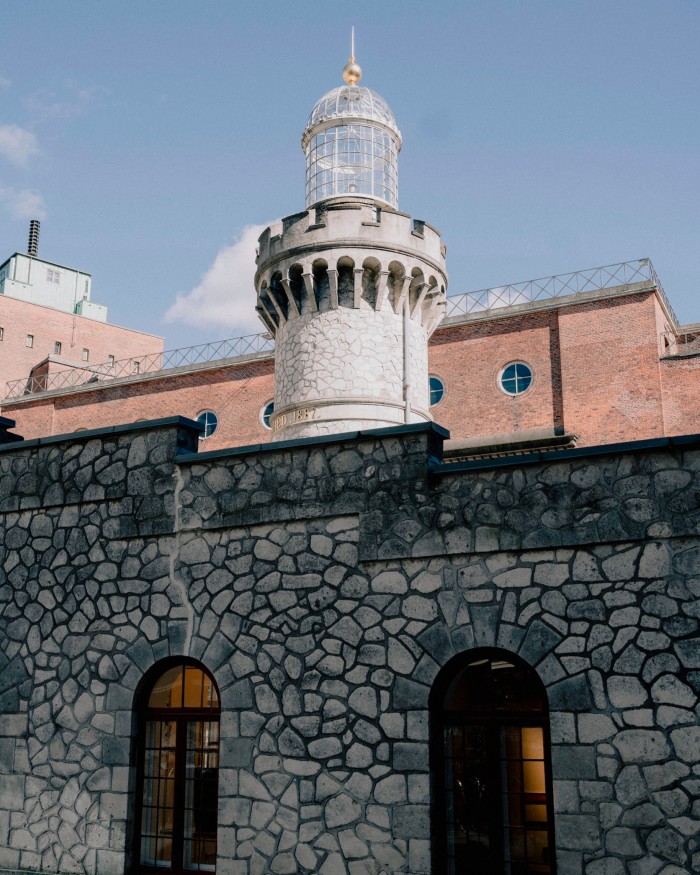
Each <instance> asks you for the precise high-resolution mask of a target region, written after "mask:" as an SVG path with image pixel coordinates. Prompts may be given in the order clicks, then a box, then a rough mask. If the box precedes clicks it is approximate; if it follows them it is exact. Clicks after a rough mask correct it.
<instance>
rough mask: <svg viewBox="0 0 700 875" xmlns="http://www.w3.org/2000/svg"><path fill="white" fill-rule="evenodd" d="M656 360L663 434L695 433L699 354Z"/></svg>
mask: <svg viewBox="0 0 700 875" xmlns="http://www.w3.org/2000/svg"><path fill="white" fill-rule="evenodd" d="M659 364H660V366H661V367H660V370H661V388H662V391H663V403H664V419H665V425H666V434H669V435H674V434H697V433H698V432H700V356H696V357H695V358H677V359H662V360H661V362H660V363H659Z"/></svg>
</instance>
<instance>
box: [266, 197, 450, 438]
mask: <svg viewBox="0 0 700 875" xmlns="http://www.w3.org/2000/svg"><path fill="white" fill-rule="evenodd" d="M445 252H446V247H445V245H444V244H443V243H442V242H441V240H440V235H439V233H438V232H437V231H436V230H435V229H434V228H433V227H431V226H430V225H428V224H427V223H425V222H417V221H412V220H411V218H410V217H409V216H407V215H405V214H404V213H398V212H395V211H393V210H382V209H380V208H378V207H376V206H375V205H374V203H373V202H371V201H369V200H360V199H357V198H335V199H333V200H330V201H326V202H324V203H323V204H321V205H320V206H319V207H317V208H316V209H314V210H310V211H305V212H303V213H297V214H295V215H293V216H288V217H287V218H285V219H282V220H281V222H279V223H277V224H275V225H273V226H271V227H270V228H267V229H266V230H265V231H264V232H263V234H262V235H261V237H260V242H259V251H258V258H257V264H258V269H257V273H256V277H255V286H256V291H257V296H258V305H257V310H258V313H259V315H260V317H261V319H262V320H263V322H264V323H265V325H266V326H267V328H268V329H269V331H270V332H271V333H272V335H273V336H274V337H275V340H276V351H275V410H274V414H273V416H272V418H271V426H272V428H273V431H274V432H275V434H276V436H277V437H278V438H279V439H289V438H298V437H311V436H315V435H323V434H333V433H340V432H344V431H353V430H357V429H366V428H379V427H382V426H390V425H399V424H401V423H405V422H420V421H427V420H430V419H431V416H430V412H429V393H428V351H427V341H428V337H429V336H430V334H431V333H432V332H433V330H434V329H435V327H436V326H437V324H438V323H439V321H440V319H441V318H442V315H443V311H444V305H445V289H446V286H447V274H446V271H445Z"/></svg>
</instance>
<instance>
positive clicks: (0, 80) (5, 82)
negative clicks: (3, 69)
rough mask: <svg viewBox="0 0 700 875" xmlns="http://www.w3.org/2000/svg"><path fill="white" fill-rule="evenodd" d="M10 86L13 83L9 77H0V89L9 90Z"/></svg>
mask: <svg viewBox="0 0 700 875" xmlns="http://www.w3.org/2000/svg"><path fill="white" fill-rule="evenodd" d="M10 85H12V82H11V81H10V80H9V79H8V78H7V76H0V88H9V87H10Z"/></svg>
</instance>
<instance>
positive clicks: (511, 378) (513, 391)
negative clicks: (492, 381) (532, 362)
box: [498, 362, 532, 395]
mask: <svg viewBox="0 0 700 875" xmlns="http://www.w3.org/2000/svg"><path fill="white" fill-rule="evenodd" d="M498 385H499V386H500V387H501V389H503V391H504V392H505V393H506V395H522V393H523V392H527V390H528V389H529V388H530V386H531V385H532V368H531V367H530V366H529V365H526V364H525V362H511V363H510V364H509V365H506V366H505V368H503V370H502V371H501V374H500V376H499V378H498Z"/></svg>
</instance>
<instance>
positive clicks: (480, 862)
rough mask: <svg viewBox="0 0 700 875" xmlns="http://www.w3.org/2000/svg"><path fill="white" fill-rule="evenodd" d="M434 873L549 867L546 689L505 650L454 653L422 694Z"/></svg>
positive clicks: (548, 874)
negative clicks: (427, 715) (429, 742)
mask: <svg viewBox="0 0 700 875" xmlns="http://www.w3.org/2000/svg"><path fill="white" fill-rule="evenodd" d="M430 707H431V721H432V723H431V727H432V738H433V784H434V791H435V795H434V797H433V798H434V800H435V805H434V829H433V841H434V847H435V859H436V871H438V872H444V873H447V875H462V873H464V875H467V873H468V875H552V873H554V871H555V859H554V858H555V854H554V835H553V820H552V790H551V786H552V784H551V766H550V753H549V750H550V744H549V710H548V704H547V695H546V692H545V689H544V686H543V684H542V682H541V680H540V679H539V677H538V675H537V673H536V672H535V671H534V669H532V668H531V667H530V666H529V665H527V664H526V663H525V662H523V661H522V660H520V659H518V658H517V657H515V656H513V655H512V654H510V653H507V652H506V651H501V650H495V649H483V650H475V651H471V652H470V653H466V654H462V655H460V656H458V657H456V658H455V659H453V660H451V662H450V663H448V664H447V666H445V668H444V669H443V670H442V671H441V672H440V674H439V675H438V678H437V679H436V681H435V684H434V687H433V690H432V692H431V699H430Z"/></svg>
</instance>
